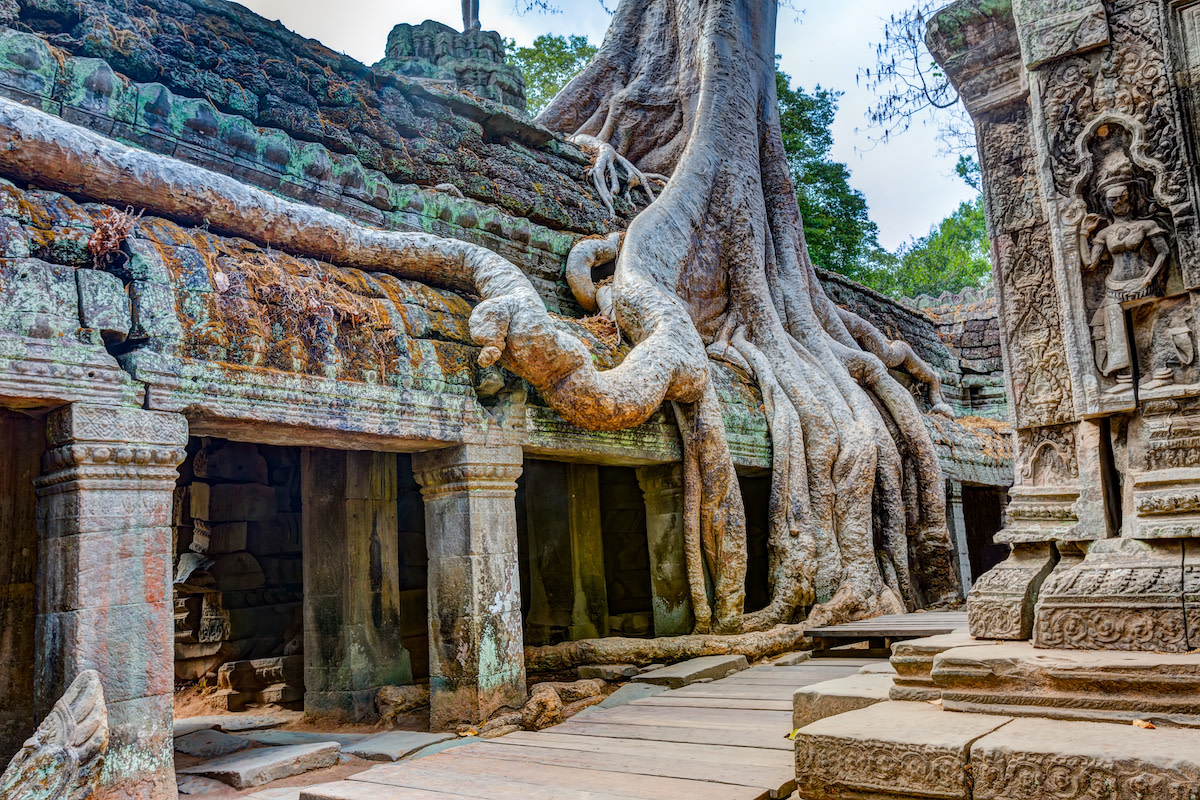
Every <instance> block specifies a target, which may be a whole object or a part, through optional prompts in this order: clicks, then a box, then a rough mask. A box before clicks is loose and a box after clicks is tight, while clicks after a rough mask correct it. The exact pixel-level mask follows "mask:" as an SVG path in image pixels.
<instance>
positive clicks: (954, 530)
mask: <svg viewBox="0 0 1200 800" xmlns="http://www.w3.org/2000/svg"><path fill="white" fill-rule="evenodd" d="M946 522H947V524H948V526H949V528H950V541H952V542H954V555H955V562H956V564H957V567H958V581H959V584H960V585H961V586H962V590H963V593H964V595H965V594H966V593H967V592H969V591H971V585H972V583H973V579H972V577H971V545H970V543H969V542H968V540H967V518H966V515H965V514H963V486H962V484H961V483H960V482H959V481H946Z"/></svg>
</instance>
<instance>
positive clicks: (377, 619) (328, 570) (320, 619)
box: [300, 448, 412, 722]
mask: <svg viewBox="0 0 1200 800" xmlns="http://www.w3.org/2000/svg"><path fill="white" fill-rule="evenodd" d="M300 464H301V467H300V469H301V493H302V497H303V501H302V506H301V508H302V516H303V523H302V530H303V534H302V535H303V540H304V544H303V553H304V711H305V713H306V714H308V715H311V716H320V717H325V718H330V717H332V718H334V719H339V720H344V721H347V722H366V721H371V720H374V719H377V718H378V717H377V711H376V708H375V694H376V692H377V691H378V690H379V687H381V686H404V685H407V684H410V683H412V663H411V660H410V658H409V654H408V651H407V650H405V649H404V645H403V643H402V641H401V639H402V637H401V630H400V555H399V547H400V538H399V520H398V516H397V515H398V503H397V501H398V497H399V492H398V484H397V473H396V467H397V463H396V455H395V454H394V453H369V452H343V451H340V450H319V449H316V448H305V449H304V451H303V452H302V454H301V462H300Z"/></svg>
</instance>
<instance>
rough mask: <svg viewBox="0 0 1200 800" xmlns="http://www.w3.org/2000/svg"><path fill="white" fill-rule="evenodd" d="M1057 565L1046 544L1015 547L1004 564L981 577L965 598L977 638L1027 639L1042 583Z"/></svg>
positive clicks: (1048, 544)
mask: <svg viewBox="0 0 1200 800" xmlns="http://www.w3.org/2000/svg"><path fill="white" fill-rule="evenodd" d="M1057 562H1058V555H1057V552H1056V551H1055V549H1054V545H1052V544H1051V543H1049V542H1038V543H1028V544H1026V543H1022V544H1014V545H1013V551H1012V555H1010V556H1009V557H1008V560H1007V561H1004V562H1003V563H1001V564H999V565H998V566H996V567H995V568H994V569H992V570H991V571H990V572H987V573H986V574H984V575H983V577H981V578H980V579H979V580H978V581H977V582H976V583H975V588H974V589H972V590H971V594H970V596H969V597H968V598H967V620H968V623H969V625H970V629H971V635H972V636H974V637H975V638H977V639H1028V638H1029V637H1030V635H1031V634H1032V633H1033V607H1034V603H1035V602H1037V597H1038V591H1039V589H1041V586H1042V581H1044V580H1045V579H1046V576H1047V575H1049V574H1050V570H1052V569H1053V568H1054V565H1055V564H1056V563H1057Z"/></svg>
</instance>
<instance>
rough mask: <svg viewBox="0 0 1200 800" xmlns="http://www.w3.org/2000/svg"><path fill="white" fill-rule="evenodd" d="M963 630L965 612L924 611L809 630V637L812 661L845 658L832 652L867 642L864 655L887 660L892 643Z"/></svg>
mask: <svg viewBox="0 0 1200 800" xmlns="http://www.w3.org/2000/svg"><path fill="white" fill-rule="evenodd" d="M965 627H967V612H965V611H927V612H923V613H918V614H892V615H889V616H886V617H875V618H874V619H864V620H861V621H858V622H847V623H844V624H842V625H830V626H828V627H824V628H812V629H811V630H809V632H808V635H809V637H810V638H811V639H812V640H813V643H814V645H815V646H816V649H815V650H814V651H813V656H814V657H815V658H825V657H828V656H840V655H846V653H845V651H841V650H834V648H836V647H844V646H845V645H849V644H857V643H859V642H867V647H868V649H867V650H866V651H865V652H864V655H868V656H876V657H884V658H886V657H887V656H888V655H890V654H891V647H892V643H893V642H902V641H905V640H906V639H923V638H924V637H926V636H940V635H942V634H944V633H952V632H953V631H956V630H958V629H959V628H965ZM856 652H857V651H856Z"/></svg>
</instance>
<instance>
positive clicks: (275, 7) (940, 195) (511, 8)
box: [241, 0, 972, 249]
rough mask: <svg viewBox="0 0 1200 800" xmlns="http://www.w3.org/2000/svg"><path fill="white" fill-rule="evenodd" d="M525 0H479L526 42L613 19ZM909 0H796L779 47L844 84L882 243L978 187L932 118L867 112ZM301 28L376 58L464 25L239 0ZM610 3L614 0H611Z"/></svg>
mask: <svg viewBox="0 0 1200 800" xmlns="http://www.w3.org/2000/svg"><path fill="white" fill-rule="evenodd" d="M519 1H520V2H521V4H522V5H524V2H523V0H480V14H479V16H480V19H481V20H482V21H483V25H484V27H485V28H487V29H489V30H496V31H499V32H500V33H501V34H502V35H504V36H507V37H512V38H514V39H516V40H517V42H518V43H519V44H523V45H524V44H529V43H531V42H532V41H533V39H534V37H536V36H537V35H539V34H541V33H547V32H549V33H557V34H564V35H565V34H571V33H574V34H584V35H586V36H587V37H588V38H589V39H590V40H591V41H592V42H593V43H596V44H598V43H599V42H600V40H601V39H603V37H604V31H605V28H606V27H607V26H608V19H609V17H608V14H607V13H606V12H605V11H604V9H603V7H602V6H601V4H600V2H599V0H554V2H557V5H558V6H559V8H560V9H561V11H562V13H559V14H549V15H548V14H540V13H529V14H525V15H521V14H518V13H517V8H516V3H517V2H519ZM911 1H912V0H845V2H836V3H835V2H830V1H829V0H796V2H795V3H794V4H795V5H796V6H798V7H800V8H802V9H803V11H802V12H795V11H788V10H786V9H784V10H782V11H781V12H780V15H779V31H778V35H777V40H776V50H777V52H779V53H780V54H781V55H782V56H783V61H782V68H783V70H784V71H785V72H787V73H788V74H790V75H791V76H792V80H793V82H794V83H796V84H799V85H801V86H803V87H805V88H812V87H813V86H815V85H817V84H820V85H822V86H825V87H827V88H832V89H838V90H840V91H842V92H845V96H844V97H843V98H842V101H841V109H840V111H839V113H838V117H837V122H836V123H835V125H834V156H835V158H837V160H839V161H843V162H845V163H846V164H847V165H849V167H850V170H851V172H852V173H853V177H852V180H851V183H852V185H853V186H854V187H855V188H857V189H859V190H860V191H862V192H863V194H865V195H866V197H867V201H868V202H869V203H870V205H871V216H872V218H873V219H874V220H875V221H876V222H877V223H878V224H879V228H880V234H881V235H880V243H881V244H883V246H884V247H887V248H889V249H894V248H895V247H896V246H898V245H899V244H901V243H902V242H905V241H907V240H908V239H909V238H910V237H912V236H921V235H924V234H925V233H926V232H928V230H929V227H930V226H931V225H933V224H935V223H936V222H938V221H939V220H941V219H942V218H943V217H945V216H946V215H948V214H949V213H950V212H952V211H953V210H954V209H955V208H957V207H958V204H959V202H961V201H962V200H966V199H969V198H970V197H971V194H972V192H971V190H970V189H969V188H968V187H967V186H966V185H965V184H963V183H962V181H961V180H959V179H958V178H957V177H956V176H955V175H954V161H955V159H954V158H953V157H951V156H948V155H945V154H944V153H943V152H942V149H943V148H942V147H941V145H940V144H939V143H938V141H937V139H936V136H935V132H934V130H933V128H932V127H921V126H915V127H913V128H912V129H911V130H909V131H908V132H907V133H905V134H904V135H902V136H900V137H897V138H894V139H892V140H891V141H890V142H888V143H886V144H883V143H880V144H876V143H874V142H873V140H872V139H873V137H872V131H870V130H869V129H868V124H867V119H866V112H867V109H868V108H869V107H870V106H871V104H872V101H873V97H872V95H871V94H870V93H869V92H867V91H866V90H865V89H864V88H862V87H860V86H859V85H858V81H857V75H858V72H859V70H860V68H862V67H864V66H868V65H873V64H874V50H873V47H872V43H873V42H877V41H879V39H880V35H881V32H882V30H883V20H884V19H885V18H886V17H887V16H888V15H889V14H891V13H893V12H895V11H899V10H901V9H903V8H904V7H906V6H907V5H910V4H911ZM241 2H242V3H243V4H244V5H246V6H248V7H250V8H251V9H253V10H254V11H256V12H258V13H259V14H262V15H263V16H265V17H269V18H271V19H279V20H281V21H282V22H283V23H284V24H285V25H287V26H288V27H289V28H291V29H292V30H294V31H297V32H298V33H300V34H302V35H304V36H308V37H311V38H314V39H318V40H320V41H322V42H324V43H325V44H326V45H328V46H329V47H332V48H334V49H335V50H340V51H342V52H344V53H347V54H349V55H351V56H353V57H355V58H357V59H359V60H360V61H364V62H366V63H368V64H372V63H374V62H376V61H378V60H379V59H380V58H382V57H383V50H384V45H385V43H386V41H387V35H388V31H389V30H391V28H392V26H393V25H395V24H396V23H398V22H412V23H415V22H420V21H422V20H424V19H430V18H432V19H436V20H438V21H440V22H444V23H446V24H448V25H452V26H454V27H461V25H462V14H461V10H460V5H459V3H458V2H457V0H398V2H397V1H396V0H336V2H330V0H241ZM610 5H615V2H612V0H610Z"/></svg>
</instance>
